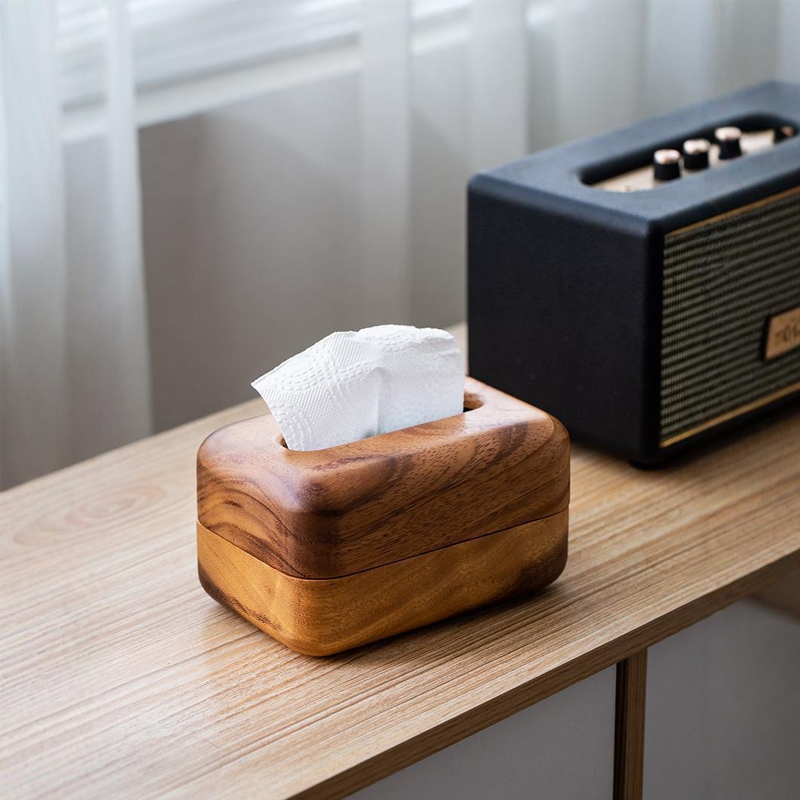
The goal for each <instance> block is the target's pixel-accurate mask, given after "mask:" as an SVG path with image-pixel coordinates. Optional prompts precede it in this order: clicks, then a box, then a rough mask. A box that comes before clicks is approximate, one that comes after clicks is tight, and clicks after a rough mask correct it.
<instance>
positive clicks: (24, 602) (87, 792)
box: [0, 401, 800, 798]
mask: <svg viewBox="0 0 800 800" xmlns="http://www.w3.org/2000/svg"><path fill="white" fill-rule="evenodd" d="M262 411H263V406H262V405H261V403H260V401H253V402H250V403H246V404H244V405H242V406H238V407H236V408H233V409H230V410H228V411H224V412H221V413H219V414H214V415H212V416H210V417H207V418H205V419H202V420H199V421H197V422H193V423H190V424H188V425H184V426H183V427H180V428H177V429H175V430H172V431H169V432H167V433H163V434H160V435H158V436H154V437H152V438H149V439H146V440H144V441H141V442H138V443H136V444H133V445H130V446H128V447H124V448H121V449H119V450H116V451H114V452H111V453H107V454H105V455H103V456H100V457H98V458H95V459H92V460H91V461H87V462H85V463H82V464H78V465H76V466H74V467H70V468H69V469H66V470H63V471H61V472H58V473H55V474H53V475H49V476H47V477H44V478H41V479H39V480H36V481H33V482H31V483H28V484H25V485H23V486H20V487H17V488H15V489H12V490H10V491H8V492H6V493H4V494H3V495H2V506H1V507H0V519H2V534H1V535H2V539H1V540H0V542H2V545H1V546H2V550H1V551H0V552H1V553H2V561H1V562H0V563H1V564H2V567H1V569H2V573H1V574H0V586H1V587H2V600H3V602H2V615H3V620H2V642H1V644H0V664H2V667H0V669H2V704H1V705H0V708H1V709H2V718H3V726H2V733H0V759H1V762H0V784H1V785H2V788H3V791H4V793H5V794H6V795H7V796H11V797H39V796H41V797H45V796H50V797H52V796H57V797H64V796H78V795H80V796H81V797H109V796H115V797H119V796H132V797H137V798H140V797H154V796H162V795H169V794H179V795H187V796H192V797H201V796H206V797H224V796H230V797H239V796H243V795H248V796H249V795H251V794H258V795H259V796H264V797H289V796H307V797H312V796H313V797H317V796H319V797H322V796H325V797H328V796H341V795H344V794H346V793H348V792H350V791H353V790H354V789H356V788H358V787H361V786H365V785H367V784H369V783H371V782H373V781H375V780H378V779H379V778H381V777H383V776H385V775H388V774H390V773H392V772H394V771H395V770H398V769H400V768H401V767H404V766H406V765H408V764H411V763H413V762H414V761H417V760H419V759H421V758H424V757H425V756H427V755H429V754H431V753H433V752H435V751H437V750H439V749H441V748H443V747H446V746H447V745H449V744H452V743H454V742H456V741H458V740H459V739H461V738H463V737H465V736H467V735H469V734H471V733H474V732H475V731H478V730H480V729H481V728H484V727H486V726H488V725H491V724H492V723H494V722H497V721H499V720H501V719H503V718H504V717H507V716H508V715H510V714H513V713H514V712H516V711H519V710H521V709H523V708H525V707H526V706H529V705H531V704H532V703H535V702H537V701H538V700H541V699H543V698H545V697H547V696H548V695H551V694H553V693H555V692H558V691H560V690H561V689H564V688H565V687H567V686H569V685H570V684H572V683H574V682H575V681H579V680H581V679H582V678H586V677H588V676H589V675H592V674H593V673H595V672H598V671H599V670H602V669H605V668H606V667H609V666H611V665H613V664H615V663H617V662H622V664H621V666H620V667H618V681H617V689H618V699H617V748H616V759H617V761H616V766H617V769H616V778H615V779H616V795H617V796H618V797H636V796H637V794H638V793H639V792H640V783H641V777H640V767H641V739H642V723H643V711H644V703H643V696H644V675H645V664H646V652H645V648H647V647H648V646H649V645H651V644H653V643H655V642H657V641H659V640H660V639H662V638H664V637H665V636H669V635H670V634H672V633H675V632H676V631H678V630H680V629H682V628H684V627H686V626H688V625H691V624H692V623H693V622H695V621H697V620H699V619H701V618H702V617H705V616H707V615H709V614H711V613H713V612H714V611H716V610H718V609H720V608H722V607H723V606H726V605H728V604H729V603H732V602H734V601H735V600H738V599H739V598H741V597H744V596H745V595H747V594H749V593H751V592H753V591H755V590H757V589H759V588H760V587H761V586H763V585H765V584H766V583H767V582H769V581H771V580H773V579H775V578H778V577H779V576H781V575H782V574H788V573H789V571H790V570H794V569H796V568H800V412H798V411H797V410H795V411H793V412H792V411H789V412H785V413H783V414H782V415H781V416H779V417H777V418H775V419H774V420H773V421H772V422H771V423H770V424H764V425H761V426H760V427H757V428H752V427H751V428H749V429H748V431H747V435H741V436H739V437H737V438H735V439H733V440H731V439H730V438H729V439H727V440H726V441H725V442H724V443H723V445H722V446H718V447H716V448H713V449H707V450H705V451H704V452H702V453H700V454H699V455H697V456H696V457H693V458H692V459H688V460H684V461H681V462H680V463H679V464H675V465H672V466H669V467H667V468H665V469H661V470H658V471H651V472H641V471H637V470H636V469H634V468H632V467H630V466H629V465H628V464H627V463H625V462H623V461H619V460H615V459H613V458H610V457H608V456H605V455H600V454H598V453H594V452H591V451H588V450H585V449H583V448H581V447H575V449H574V458H573V467H572V469H573V500H572V506H571V521H572V522H571V534H570V536H571V539H570V559H569V563H568V565H567V568H566V571H565V572H564V574H563V576H562V577H561V578H560V579H559V580H558V581H557V582H556V584H554V585H553V586H552V587H551V588H550V589H548V590H546V591H544V592H543V593H541V594H540V595H538V596H536V597H531V598H529V599H526V600H521V601H516V602H513V603H509V604H506V605H504V606H501V607H497V608H492V609H489V610H485V611H482V612H479V613H472V614H469V615H466V616H464V617H462V618H459V619H456V620H453V621H450V622H446V623H440V624H438V625H435V626H432V627H430V628H427V629H424V630H420V631H417V632H414V633H411V634H406V635H404V636H401V637H398V638H397V639H395V640H393V641H389V642H385V643H382V644H377V645H371V646H368V647H365V648H362V649H360V650H357V651H354V652H350V653H346V654H343V655H341V656H335V657H330V658H326V659H313V658H308V657H304V656H300V655H297V654H295V653H292V652H290V651H289V650H287V649H286V648H284V647H282V646H281V645H279V644H278V643H277V642H274V641H272V640H271V639H270V638H268V637H267V636H266V635H265V634H263V633H261V632H260V631H258V630H256V629H254V628H252V627H250V626H249V625H248V624H247V623H245V622H244V621H243V620H241V619H240V618H239V617H237V616H235V615H234V614H232V613H231V612H229V611H227V610H225V609H224V608H222V607H220V606H218V605H217V604H216V603H214V602H213V601H212V600H211V599H210V598H209V597H208V596H206V595H205V593H204V592H203V591H202V589H201V588H200V585H199V584H198V581H197V576H196V573H195V478H194V456H195V452H196V450H197V446H198V445H199V443H200V441H201V440H202V439H203V437H204V436H205V435H206V434H208V433H210V432H211V431H212V430H213V429H215V428H217V427H219V426H220V425H224V424H226V423H228V422H232V421H234V420H237V419H240V418H243V417H247V416H252V415H254V414H258V413H261V412H262Z"/></svg>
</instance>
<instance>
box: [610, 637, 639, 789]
mask: <svg viewBox="0 0 800 800" xmlns="http://www.w3.org/2000/svg"><path fill="white" fill-rule="evenodd" d="M646 689H647V649H646V648H645V649H644V650H640V651H639V652H638V653H634V654H633V655H632V656H631V657H630V658H626V659H625V660H624V661H620V662H619V663H618V664H617V698H616V719H615V731H614V800H641V798H642V786H643V778H644V709H645V701H646Z"/></svg>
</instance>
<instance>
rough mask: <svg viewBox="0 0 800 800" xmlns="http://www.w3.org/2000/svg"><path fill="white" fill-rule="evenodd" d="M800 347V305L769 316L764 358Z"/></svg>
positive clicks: (773, 356)
mask: <svg viewBox="0 0 800 800" xmlns="http://www.w3.org/2000/svg"><path fill="white" fill-rule="evenodd" d="M795 347H800V306H797V307H796V308H792V309H790V310H789V311H784V312H783V313H782V314H776V315H775V316H774V317H770V318H769V324H768V326H767V340H766V343H765V345H764V358H765V359H766V360H767V361H769V360H770V359H772V358H777V357H778V356H780V355H783V354H784V353H788V352H789V351H790V350H794V349H795Z"/></svg>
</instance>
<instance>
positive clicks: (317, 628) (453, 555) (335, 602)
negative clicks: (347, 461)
mask: <svg viewBox="0 0 800 800" xmlns="http://www.w3.org/2000/svg"><path fill="white" fill-rule="evenodd" d="M567 527H568V520H567V511H566V510H565V511H561V512H559V513H558V514H555V515H553V516H552V517H547V518H546V519H541V520H536V521H535V522H529V523H527V524H525V525H518V526H516V527H514V528H509V529H508V530H505V531H500V532H498V533H492V534H489V535H487V536H481V537H480V538H478V539H472V540H470V541H468V542H461V543H460V544H454V545H450V546H449V547H443V548H441V549H440V550H434V551H433V552H432V553H424V554H422V555H418V556H413V557H411V558H407V559H404V560H403V561H397V562H395V563H393V564H386V565H385V566H382V567H374V568H373V569H368V570H366V571H364V572H358V573H356V574H354V575H347V576H345V577H342V578H332V579H328V580H308V579H304V578H295V577H293V576H291V575H287V574H285V573H283V572H281V571H280V570H277V569H275V568H274V567H270V566H269V565H268V564H265V563H264V562H263V561H259V560H258V559H257V558H255V557H254V556H251V555H250V554H249V553H246V552H245V551H244V550H240V549H239V548H238V547H236V546H235V545H233V544H231V543H230V542H228V541H227V540H225V539H223V538H222V537H220V536H217V534H215V533H213V532H212V531H210V530H208V529H207V528H205V527H203V526H202V525H201V524H199V523H198V525H197V553H198V564H199V572H200V582H201V583H202V585H203V588H205V590H206V591H207V592H208V593H209V594H210V595H211V596H212V597H213V598H214V599H215V600H217V601H218V602H220V603H222V604H223V605H226V606H228V607H229V608H231V609H233V610H234V611H236V613H237V614H240V615H241V616H242V617H244V618H245V619H246V620H248V621H249V622H252V623H253V625H256V626H257V627H259V628H261V630H263V631H265V632H266V633H268V634H269V635H270V636H272V637H273V638H275V639H277V640H278V641H279V642H282V643H283V644H285V645H286V646H287V647H290V648H291V649H292V650H296V651H297V652H299V653H304V654H305V655H311V656H325V655H331V654H333V653H338V652H340V651H342V650H349V649H350V648H352V647H358V646H359V645H362V644H367V643H368V642H374V641H376V640H378V639H383V638H385V637H387V636H393V635H395V634H398V633H403V632H404V631H409V630H412V629H414V628H418V627H420V626H422V625H428V624H430V623H432V622H437V621H439V620H441V619H445V618H446V617H450V616H452V615H454V614H458V613H461V612H462V611H468V610H470V609H474V608H478V607H479V606H483V605H486V604H487V603H493V602H495V601H498V600H503V599H506V598H511V597H515V596H517V595H521V594H526V593H528V592H532V591H534V590H536V589H540V588H541V587H543V586H546V585H547V584H549V583H551V582H552V581H554V580H555V579H556V578H557V577H558V576H559V575H560V574H561V571H562V570H563V569H564V565H565V564H566V561H567Z"/></svg>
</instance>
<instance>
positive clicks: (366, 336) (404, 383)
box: [253, 325, 464, 450]
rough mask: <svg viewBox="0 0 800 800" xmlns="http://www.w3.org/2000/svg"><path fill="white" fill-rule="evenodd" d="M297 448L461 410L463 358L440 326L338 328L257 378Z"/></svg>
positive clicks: (323, 444) (261, 391) (327, 443)
mask: <svg viewBox="0 0 800 800" xmlns="http://www.w3.org/2000/svg"><path fill="white" fill-rule="evenodd" d="M253 387H254V388H255V390H256V391H257V392H258V393H259V394H260V395H261V396H262V397H263V398H264V401H265V402H266V404H267V405H268V406H269V408H270V410H271V411H272V414H273V416H274V417H275V420H276V421H277V423H278V426H279V427H280V429H281V433H283V437H284V439H285V440H286V446H287V447H288V448H289V449H290V450H321V449H323V448H325V447H333V446H335V445H338V444H345V443H346V442H353V441H355V440H356V439H363V438H365V437H367V436H374V435H375V434H378V433H388V432H389V431H396V430H399V429H400V428H407V427H409V426H411V425H420V424H422V423H423V422H432V421H433V420H437V419H442V418H443V417H449V416H452V415H453V414H459V413H461V411H463V409H464V405H463V404H464V360H463V358H462V356H461V351H460V350H459V349H458V347H457V345H456V343H455V340H454V339H453V337H452V336H451V335H450V334H449V333H447V331H441V330H437V329H436V328H414V327H411V326H408V325H378V326H377V327H374V328H363V329H362V330H360V331H343V332H339V333H332V334H331V335H330V336H326V337H325V338H324V339H322V340H321V341H319V342H317V343H316V344H315V345H312V346H311V347H309V348H308V350H304V351H303V352H302V353H298V354H297V355H296V356H293V357H292V358H290V359H289V360H288V361H284V362H283V364H281V365H280V366H278V367H275V369H273V370H271V371H270V372H268V373H267V374H266V375H262V376H261V377H260V378H258V379H257V380H255V381H253Z"/></svg>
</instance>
